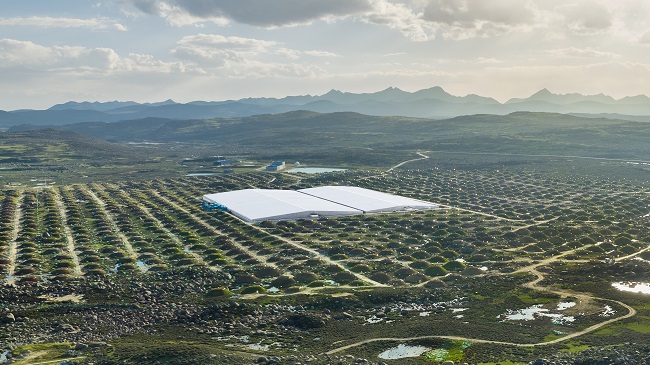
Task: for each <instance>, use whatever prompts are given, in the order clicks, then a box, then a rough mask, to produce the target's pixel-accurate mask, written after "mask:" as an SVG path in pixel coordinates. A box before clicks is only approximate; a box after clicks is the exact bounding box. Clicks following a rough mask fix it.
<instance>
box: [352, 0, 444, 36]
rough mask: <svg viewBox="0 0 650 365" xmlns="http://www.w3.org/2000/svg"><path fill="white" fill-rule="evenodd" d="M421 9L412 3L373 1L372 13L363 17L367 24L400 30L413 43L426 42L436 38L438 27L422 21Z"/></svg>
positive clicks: (386, 0) (384, 0)
mask: <svg viewBox="0 0 650 365" xmlns="http://www.w3.org/2000/svg"><path fill="white" fill-rule="evenodd" d="M420 7H421V5H420ZM420 7H418V4H416V3H412V2H409V3H394V2H391V1H388V0H373V9H372V11H371V12H369V13H366V14H365V15H363V16H362V19H363V21H365V22H367V23H372V24H378V25H383V26H387V27H389V28H391V29H395V30H398V31H400V32H401V33H402V34H403V35H404V36H406V37H407V38H409V39H411V40H413V41H426V40H429V39H432V38H433V37H434V36H435V32H436V28H437V27H436V26H435V25H433V24H429V23H427V22H426V21H424V20H423V19H422V17H421V9H420Z"/></svg>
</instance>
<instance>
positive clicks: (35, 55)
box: [0, 0, 650, 110]
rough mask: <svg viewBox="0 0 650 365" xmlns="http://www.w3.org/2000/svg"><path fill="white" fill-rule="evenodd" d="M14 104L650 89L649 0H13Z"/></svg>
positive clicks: (10, 74) (9, 103) (3, 63)
mask: <svg viewBox="0 0 650 365" xmlns="http://www.w3.org/2000/svg"><path fill="white" fill-rule="evenodd" d="M0 9H1V11H0V109H2V110H15V109H23V108H31V109H45V108H48V107H50V106H51V105H54V104H57V103H62V102H66V101H70V100H73V101H113V100H120V101H127V100H133V101H137V102H156V101H162V100H167V99H173V100H175V101H177V102H189V101H193V100H206V101H216V100H230V99H240V98H245V97H283V96H287V95H305V94H311V95H321V94H324V93H326V92H328V91H329V90H331V89H336V90H341V91H349V92H375V91H379V90H383V89H386V88H388V87H398V88H400V89H402V90H405V91H411V92H412V91H417V90H420V89H424V88H429V87H433V86H441V87H442V88H444V89H445V90H446V91H447V92H449V93H451V94H454V95H459V96H463V95H467V94H478V95H482V96H489V97H493V98H495V99H497V100H499V101H502V102H503V101H506V100H508V99H509V98H512V97H527V96H530V95H531V94H533V93H535V92H536V91H538V90H540V89H542V88H547V89H549V90H550V91H552V92H554V93H560V94H563V93H573V92H578V93H582V94H589V95H591V94H599V93H604V94H607V95H611V96H613V97H615V98H621V97H624V96H633V95H638V94H646V95H650V57H649V56H650V1H647V0H617V1H611V0H57V1H52V0H22V1H15V0H0Z"/></svg>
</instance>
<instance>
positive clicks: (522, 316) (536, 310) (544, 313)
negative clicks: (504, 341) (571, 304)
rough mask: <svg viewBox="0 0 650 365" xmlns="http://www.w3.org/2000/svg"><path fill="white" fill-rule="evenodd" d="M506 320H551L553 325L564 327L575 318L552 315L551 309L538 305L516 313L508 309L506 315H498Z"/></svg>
mask: <svg viewBox="0 0 650 365" xmlns="http://www.w3.org/2000/svg"><path fill="white" fill-rule="evenodd" d="M502 317H503V318H505V319H504V321H505V320H509V321H534V320H536V319H540V318H544V317H546V318H551V322H552V323H553V324H559V325H564V324H568V323H573V322H574V321H575V317H573V316H565V315H563V314H559V313H550V310H549V309H546V308H543V307H542V304H536V305H533V306H530V307H528V308H524V309H519V310H516V311H513V310H510V309H508V310H507V312H506V313H505V314H501V315H498V316H497V318H502Z"/></svg>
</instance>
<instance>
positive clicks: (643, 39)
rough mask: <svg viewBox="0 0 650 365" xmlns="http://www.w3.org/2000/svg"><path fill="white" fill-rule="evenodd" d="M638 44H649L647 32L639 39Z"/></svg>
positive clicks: (649, 32) (649, 37) (649, 33)
mask: <svg viewBox="0 0 650 365" xmlns="http://www.w3.org/2000/svg"><path fill="white" fill-rule="evenodd" d="M639 43H641V44H650V31H647V32H645V33H643V34H642V35H641V37H639Z"/></svg>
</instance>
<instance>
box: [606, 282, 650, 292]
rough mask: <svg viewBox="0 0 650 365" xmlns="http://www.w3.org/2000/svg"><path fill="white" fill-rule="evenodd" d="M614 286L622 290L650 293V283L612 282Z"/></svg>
mask: <svg viewBox="0 0 650 365" xmlns="http://www.w3.org/2000/svg"><path fill="white" fill-rule="evenodd" d="M612 286H613V287H614V288H616V289H618V290H621V291H628V292H632V293H641V294H650V283H635V282H624V283H612Z"/></svg>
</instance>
